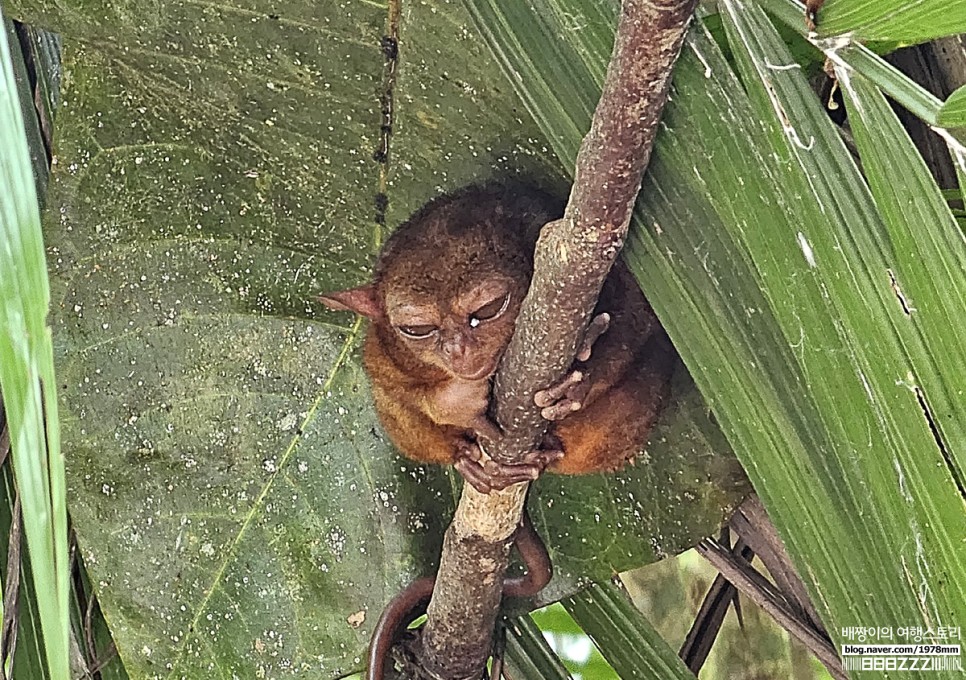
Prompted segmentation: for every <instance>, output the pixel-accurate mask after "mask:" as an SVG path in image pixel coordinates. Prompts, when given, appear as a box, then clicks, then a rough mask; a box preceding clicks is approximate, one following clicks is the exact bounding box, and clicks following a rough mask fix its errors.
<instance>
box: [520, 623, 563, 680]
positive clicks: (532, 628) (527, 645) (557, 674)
mask: <svg viewBox="0 0 966 680" xmlns="http://www.w3.org/2000/svg"><path fill="white" fill-rule="evenodd" d="M554 606H555V607H556V606H559V605H554ZM567 618H569V617H567ZM543 630H544V628H543V627H542V626H538V625H537V624H536V623H534V622H533V620H532V619H531V618H530V617H529V616H528V615H526V614H524V615H523V616H516V617H513V618H512V619H509V620H508V621H507V628H506V652H505V659H506V661H505V663H506V665H507V668H508V670H509V671H510V672H509V673H508V674H507V675H508V677H513V678H525V679H526V680H542V679H544V678H546V679H547V680H562V679H564V678H570V673H568V672H567V669H566V668H564V666H563V664H562V663H561V662H560V659H559V658H558V657H557V655H556V654H555V653H554V651H553V649H551V647H550V645H549V644H548V643H547V641H546V639H544V633H543Z"/></svg>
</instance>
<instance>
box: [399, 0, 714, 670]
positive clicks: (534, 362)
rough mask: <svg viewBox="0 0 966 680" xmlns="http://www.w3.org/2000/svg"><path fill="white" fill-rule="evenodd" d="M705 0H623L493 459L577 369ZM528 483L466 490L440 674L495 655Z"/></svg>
mask: <svg viewBox="0 0 966 680" xmlns="http://www.w3.org/2000/svg"><path fill="white" fill-rule="evenodd" d="M696 2H697V0H671V1H662V0H653V1H652V2H645V1H644V0H624V2H623V5H622V9H621V16H620V21H619V23H618V27H617V34H616V37H615V42H614V51H613V53H612V54H611V60H610V64H609V66H608V69H607V76H606V78H605V81H604V87H603V92H602V94H601V97H600V101H599V102H598V105H597V109H596V111H595V113H594V118H593V122H592V124H591V128H590V132H589V133H588V134H587V136H586V137H585V138H584V140H583V143H582V144H581V147H580V152H579V154H578V156H577V163H576V169H575V176H574V185H573V189H572V191H571V194H570V200H569V202H568V205H567V209H566V212H565V214H564V216H563V218H561V219H560V220H557V221H555V222H551V223H550V224H548V225H546V226H545V227H544V228H543V231H542V232H541V235H540V239H539V241H538V243H537V247H536V252H535V254H534V274H533V280H532V283H531V285H530V291H529V293H528V295H527V298H526V300H525V301H524V303H523V308H522V310H521V312H520V316H519V318H518V320H517V326H516V331H515V333H514V335H513V339H512V340H511V342H510V345H509V348H508V349H507V352H506V355H505V356H504V359H503V361H502V363H501V366H500V370H499V372H498V373H497V377H496V383H495V388H494V401H495V413H496V418H497V421H498V422H499V423H500V425H501V426H502V428H503V430H504V432H505V433H506V436H505V437H504V438H503V439H501V440H499V441H497V442H492V443H490V444H489V445H488V446H487V447H486V449H487V451H488V452H489V455H491V456H492V457H494V458H495V459H497V460H500V461H504V462H514V461H518V460H520V459H521V457H522V456H523V455H524V454H525V453H526V452H528V451H530V450H532V449H533V448H534V447H535V446H537V445H538V444H539V442H540V440H541V438H542V437H543V434H544V432H545V431H546V427H547V423H546V421H544V420H543V419H542V418H541V417H540V410H539V409H538V408H537V407H536V406H535V405H534V404H533V394H534V393H535V392H537V391H538V390H540V389H542V388H544V387H546V386H547V385H549V384H551V383H553V382H554V381H555V380H558V379H559V378H560V377H561V376H562V375H563V374H564V372H565V371H566V370H567V369H568V368H569V367H570V366H571V364H572V362H573V358H574V354H575V352H576V350H577V346H578V343H579V342H580V340H581V338H582V335H583V332H584V329H585V328H586V327H587V324H588V322H589V321H590V315H591V313H592V312H593V309H594V305H595V304H596V302H597V297H598V295H599V294H600V290H601V287H602V285H603V283H604V279H605V278H606V277H607V274H608V272H609V271H610V268H611V265H613V263H614V260H615V259H616V257H617V255H618V253H619V252H620V249H621V247H622V246H623V244H624V241H625V237H626V235H627V229H628V225H629V223H630V219H631V213H632V211H633V208H634V203H635V200H636V198H637V193H638V190H639V189H640V186H641V180H642V177H643V175H644V169H645V168H646V167H647V162H648V159H649V157H650V151H651V146H652V145H653V142H654V137H655V134H656V132H657V123H658V120H659V119H660V114H661V110H662V108H663V106H664V102H665V100H666V98H667V89H668V85H669V83H670V74H671V68H672V66H673V64H674V61H675V59H676V58H677V55H678V53H679V52H680V49H681V43H682V41H683V38H684V33H685V28H686V26H687V23H688V21H689V19H690V17H691V15H692V13H693V11H694V7H695V5H696ZM527 487H528V485H527V484H517V485H515V486H513V487H510V488H508V489H505V490H504V491H499V492H494V493H491V494H488V495H485V494H480V493H478V492H476V491H475V490H474V489H473V488H472V487H470V486H469V485H465V486H464V487H463V496H462V498H461V499H460V503H459V506H458V508H457V510H456V515H455V517H454V518H453V523H452V524H451V525H450V527H449V529H448V531H447V532H446V538H445V541H444V544H443V555H442V558H441V562H440V568H439V573H438V575H437V579H436V589H435V591H434V593H433V599H432V601H431V602H430V605H429V610H428V620H427V623H426V626H425V628H424V629H423V633H422V636H421V638H420V639H419V642H417V644H416V647H415V653H416V656H417V657H418V664H419V666H421V667H422V668H424V669H426V670H427V671H428V672H429V673H431V674H432V675H434V676H436V677H440V678H447V679H449V678H452V679H456V678H478V677H480V674H481V671H482V669H483V666H484V664H485V663H486V659H487V657H488V656H489V650H490V639H491V636H492V631H493V627H494V623H495V621H496V615H497V610H498V608H499V602H500V590H501V586H502V583H503V578H504V574H505V572H506V567H507V561H508V555H509V549H510V544H511V540H512V535H513V532H514V530H515V529H516V527H517V524H518V523H519V521H520V518H521V514H522V511H523V504H524V501H525V497H526V491H527Z"/></svg>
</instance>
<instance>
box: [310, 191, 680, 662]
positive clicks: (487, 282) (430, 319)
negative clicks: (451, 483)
mask: <svg viewBox="0 0 966 680" xmlns="http://www.w3.org/2000/svg"><path fill="white" fill-rule="evenodd" d="M562 207H563V206H562V205H561V204H560V203H559V202H558V201H556V200H554V199H553V198H551V197H550V196H548V195H547V194H545V193H543V192H542V191H539V190H537V189H534V188H532V187H526V186H520V185H496V184H492V185H484V186H472V187H469V188H466V189H463V190H461V191H459V192H457V193H454V194H451V195H448V196H443V197H440V198H437V199H435V200H433V201H431V202H430V203H428V204H427V205H425V206H424V207H423V208H422V209H420V210H419V211H418V212H416V213H415V214H414V215H413V216H412V217H411V218H410V219H409V220H408V221H407V222H406V223H405V224H403V225H402V226H400V227H399V228H398V229H397V230H396V231H395V232H394V233H393V234H392V236H391V237H390V238H389V239H388V240H387V241H386V244H385V246H384V247H383V249H382V252H381V253H380V255H379V259H378V261H377V263H376V266H375V272H374V276H373V280H372V281H371V282H370V283H368V284H366V285H363V286H360V287H358V288H352V289H349V290H343V291H337V292H332V293H327V294H325V295H323V296H322V297H321V298H320V299H321V300H322V301H323V302H324V303H325V304H326V305H328V306H329V307H331V308H333V309H344V310H352V311H354V312H357V313H359V314H362V315H364V316H366V317H368V318H369V319H370V325H369V329H368V332H367V335H366V340H365V347H364V353H363V360H364V364H365V369H366V372H367V373H368V375H369V379H370V381H371V383H372V392H373V396H374V399H375V405H376V411H377V412H378V414H379V417H380V419H381V421H382V423H383V426H384V427H385V430H386V432H387V433H388V435H389V437H390V439H392V441H393V443H394V444H395V445H396V447H397V448H398V449H399V450H400V451H401V452H402V453H403V454H405V455H406V456H408V457H410V458H413V459H415V460H418V461H424V462H431V463H442V464H452V465H454V466H455V467H456V469H457V470H458V471H459V472H460V474H461V475H462V476H463V477H464V479H465V480H466V481H467V482H468V483H470V484H471V485H473V486H474V487H475V488H476V489H478V490H479V491H482V492H489V491H491V490H493V489H498V488H504V487H506V486H508V485H510V484H513V483H517V482H521V481H527V480H532V479H535V478H536V477H537V476H538V475H539V474H540V473H541V472H542V471H543V470H544V468H547V469H549V470H550V471H552V472H559V473H564V474H581V473H590V472H602V471H611V470H616V469H619V468H621V467H623V466H624V465H625V464H626V463H627V462H628V461H629V460H631V459H632V458H633V457H634V456H635V455H636V454H637V453H638V452H639V451H640V450H641V448H642V447H643V445H644V443H645V441H646V439H647V435H648V432H649V431H650V430H651V427H652V426H653V424H654V422H655V420H656V419H657V417H658V415H659V413H660V411H661V409H662V408H663V406H664V403H665V402H666V400H667V397H668V392H669V380H670V376H671V372H672V370H673V365H674V357H675V355H674V350H673V349H672V347H671V345H670V341H669V340H668V338H667V335H666V334H665V333H664V330H663V329H662V328H661V326H660V325H659V323H658V322H657V319H656V317H655V316H654V313H653V311H652V310H651V308H650V306H649V305H648V303H647V301H646V300H645V299H644V296H643V295H642V294H641V292H640V290H639V288H638V287H637V284H636V282H635V281H634V279H633V278H632V277H631V275H630V273H629V272H628V270H627V268H626V267H625V266H624V264H623V263H622V262H620V261H618V262H617V264H616V265H615V266H614V268H613V270H612V272H611V274H610V276H609V277H608V279H607V281H606V282H605V284H604V287H603V290H602V292H601V295H600V298H599V300H598V304H597V309H596V310H595V316H594V318H593V321H591V323H590V325H589V327H588V329H587V331H586V332H585V336H584V341H583V343H582V345H581V347H580V348H579V349H578V352H577V356H576V365H575V366H574V368H573V370H571V371H570V372H568V373H567V374H566V375H565V376H564V377H563V379H561V380H560V381H559V382H558V383H556V384H554V385H551V386H549V387H547V388H546V389H543V390H539V391H538V392H536V394H535V395H534V402H535V404H536V406H538V407H540V408H541V413H542V415H543V416H544V417H545V418H546V419H547V420H548V421H549V423H550V425H549V428H548V433H547V436H546V437H545V439H544V442H543V444H542V445H541V446H540V447H539V448H537V449H536V450H535V451H532V452H529V453H528V454H527V455H526V456H525V457H524V459H523V461H522V462H520V463H518V464H503V463H499V462H497V461H495V460H492V459H490V458H489V457H488V456H486V455H485V454H484V453H483V452H482V450H481V448H480V443H481V438H482V439H489V440H493V439H496V438H498V437H499V436H500V434H501V433H500V429H499V426H498V425H497V424H496V423H495V422H493V420H492V419H491V417H490V414H489V407H490V392H491V378H492V376H493V374H494V373H495V372H496V370H497V367H498V365H499V363H500V359H501V357H502V356H503V352H504V351H505V349H506V347H507V345H508V343H509V341H510V336H511V335H512V333H513V328H514V323H515V321H516V317H517V314H518V313H519V311H520V305H521V303H522V302H523V298H524V296H525V295H526V293H527V289H528V288H529V285H530V277H531V274H532V271H533V250H534V245H535V243H536V240H537V236H538V235H539V230H540V228H541V227H542V226H543V225H544V224H546V223H547V222H550V221H552V220H554V219H556V218H558V217H559V216H560V214H561V213H562ZM517 545H518V548H519V549H520V553H521V555H522V557H523V558H524V562H525V565H526V567H527V571H528V574H529V578H528V579H526V580H525V581H522V582H519V583H518V582H516V581H513V582H511V581H509V580H508V582H507V583H506V584H505V585H504V593H505V594H512V595H519V596H528V595H533V594H535V593H536V592H537V591H539V590H540V589H541V588H542V587H543V586H544V585H546V583H547V581H548V580H549V578H550V560H549V557H548V556H547V554H546V548H545V547H544V546H543V543H542V542H541V541H540V539H539V537H538V536H536V534H535V532H534V531H533V529H532V527H530V525H529V523H528V522H525V523H524V526H522V527H521V529H520V531H519V532H518V536H517ZM431 592H432V579H421V580H420V581H418V582H416V583H414V584H413V585H412V586H410V587H409V588H407V589H406V590H404V591H403V592H402V593H400V595H399V596H397V598H396V599H395V600H394V601H393V602H391V603H390V605H389V606H388V607H387V609H386V611H385V612H384V613H383V617H382V619H381V620H380V622H379V624H378V625H377V627H376V631H375V632H374V634H373V641H372V645H371V647H370V676H369V677H370V678H378V677H382V666H383V663H384V659H385V654H386V652H387V650H388V648H389V647H390V646H391V642H392V639H393V638H394V637H395V635H396V633H397V632H398V631H399V630H400V629H401V628H402V627H404V626H405V623H406V622H408V620H409V619H410V618H411V616H410V614H411V612H412V610H413V609H415V608H416V607H417V606H418V605H419V604H420V603H423V602H425V600H426V599H428V596H429V593H431Z"/></svg>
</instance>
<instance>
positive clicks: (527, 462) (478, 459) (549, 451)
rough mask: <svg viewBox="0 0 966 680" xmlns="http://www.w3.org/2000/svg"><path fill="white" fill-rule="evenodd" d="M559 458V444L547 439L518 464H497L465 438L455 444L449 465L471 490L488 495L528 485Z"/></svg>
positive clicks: (476, 444)
mask: <svg viewBox="0 0 966 680" xmlns="http://www.w3.org/2000/svg"><path fill="white" fill-rule="evenodd" d="M563 455H564V452H563V450H562V449H561V447H560V443H559V442H556V441H554V440H551V439H547V440H545V442H544V445H543V446H542V447H541V448H539V449H535V450H533V451H531V452H529V453H528V454H527V455H526V456H524V457H523V461H521V462H520V463H512V464H507V463H499V462H497V461H495V460H493V459H492V458H490V457H489V456H486V455H484V453H483V450H482V449H481V448H480V445H479V444H478V443H477V442H474V441H470V440H469V439H465V440H463V441H461V442H460V443H459V444H458V445H457V449H456V459H455V462H454V463H453V464H454V466H455V467H456V470H457V472H459V473H460V475H462V476H463V479H465V480H466V482H467V483H468V484H470V485H471V486H472V487H473V488H474V489H476V490H477V491H479V492H480V493H490V492H491V491H496V490H499V489H505V488H507V487H508V486H511V485H513V484H518V483H519V482H532V481H533V480H535V479H536V478H537V477H539V476H540V473H542V472H543V471H544V469H545V468H546V467H547V466H548V465H550V464H551V463H554V462H556V461H558V460H560V459H561V458H563Z"/></svg>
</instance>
